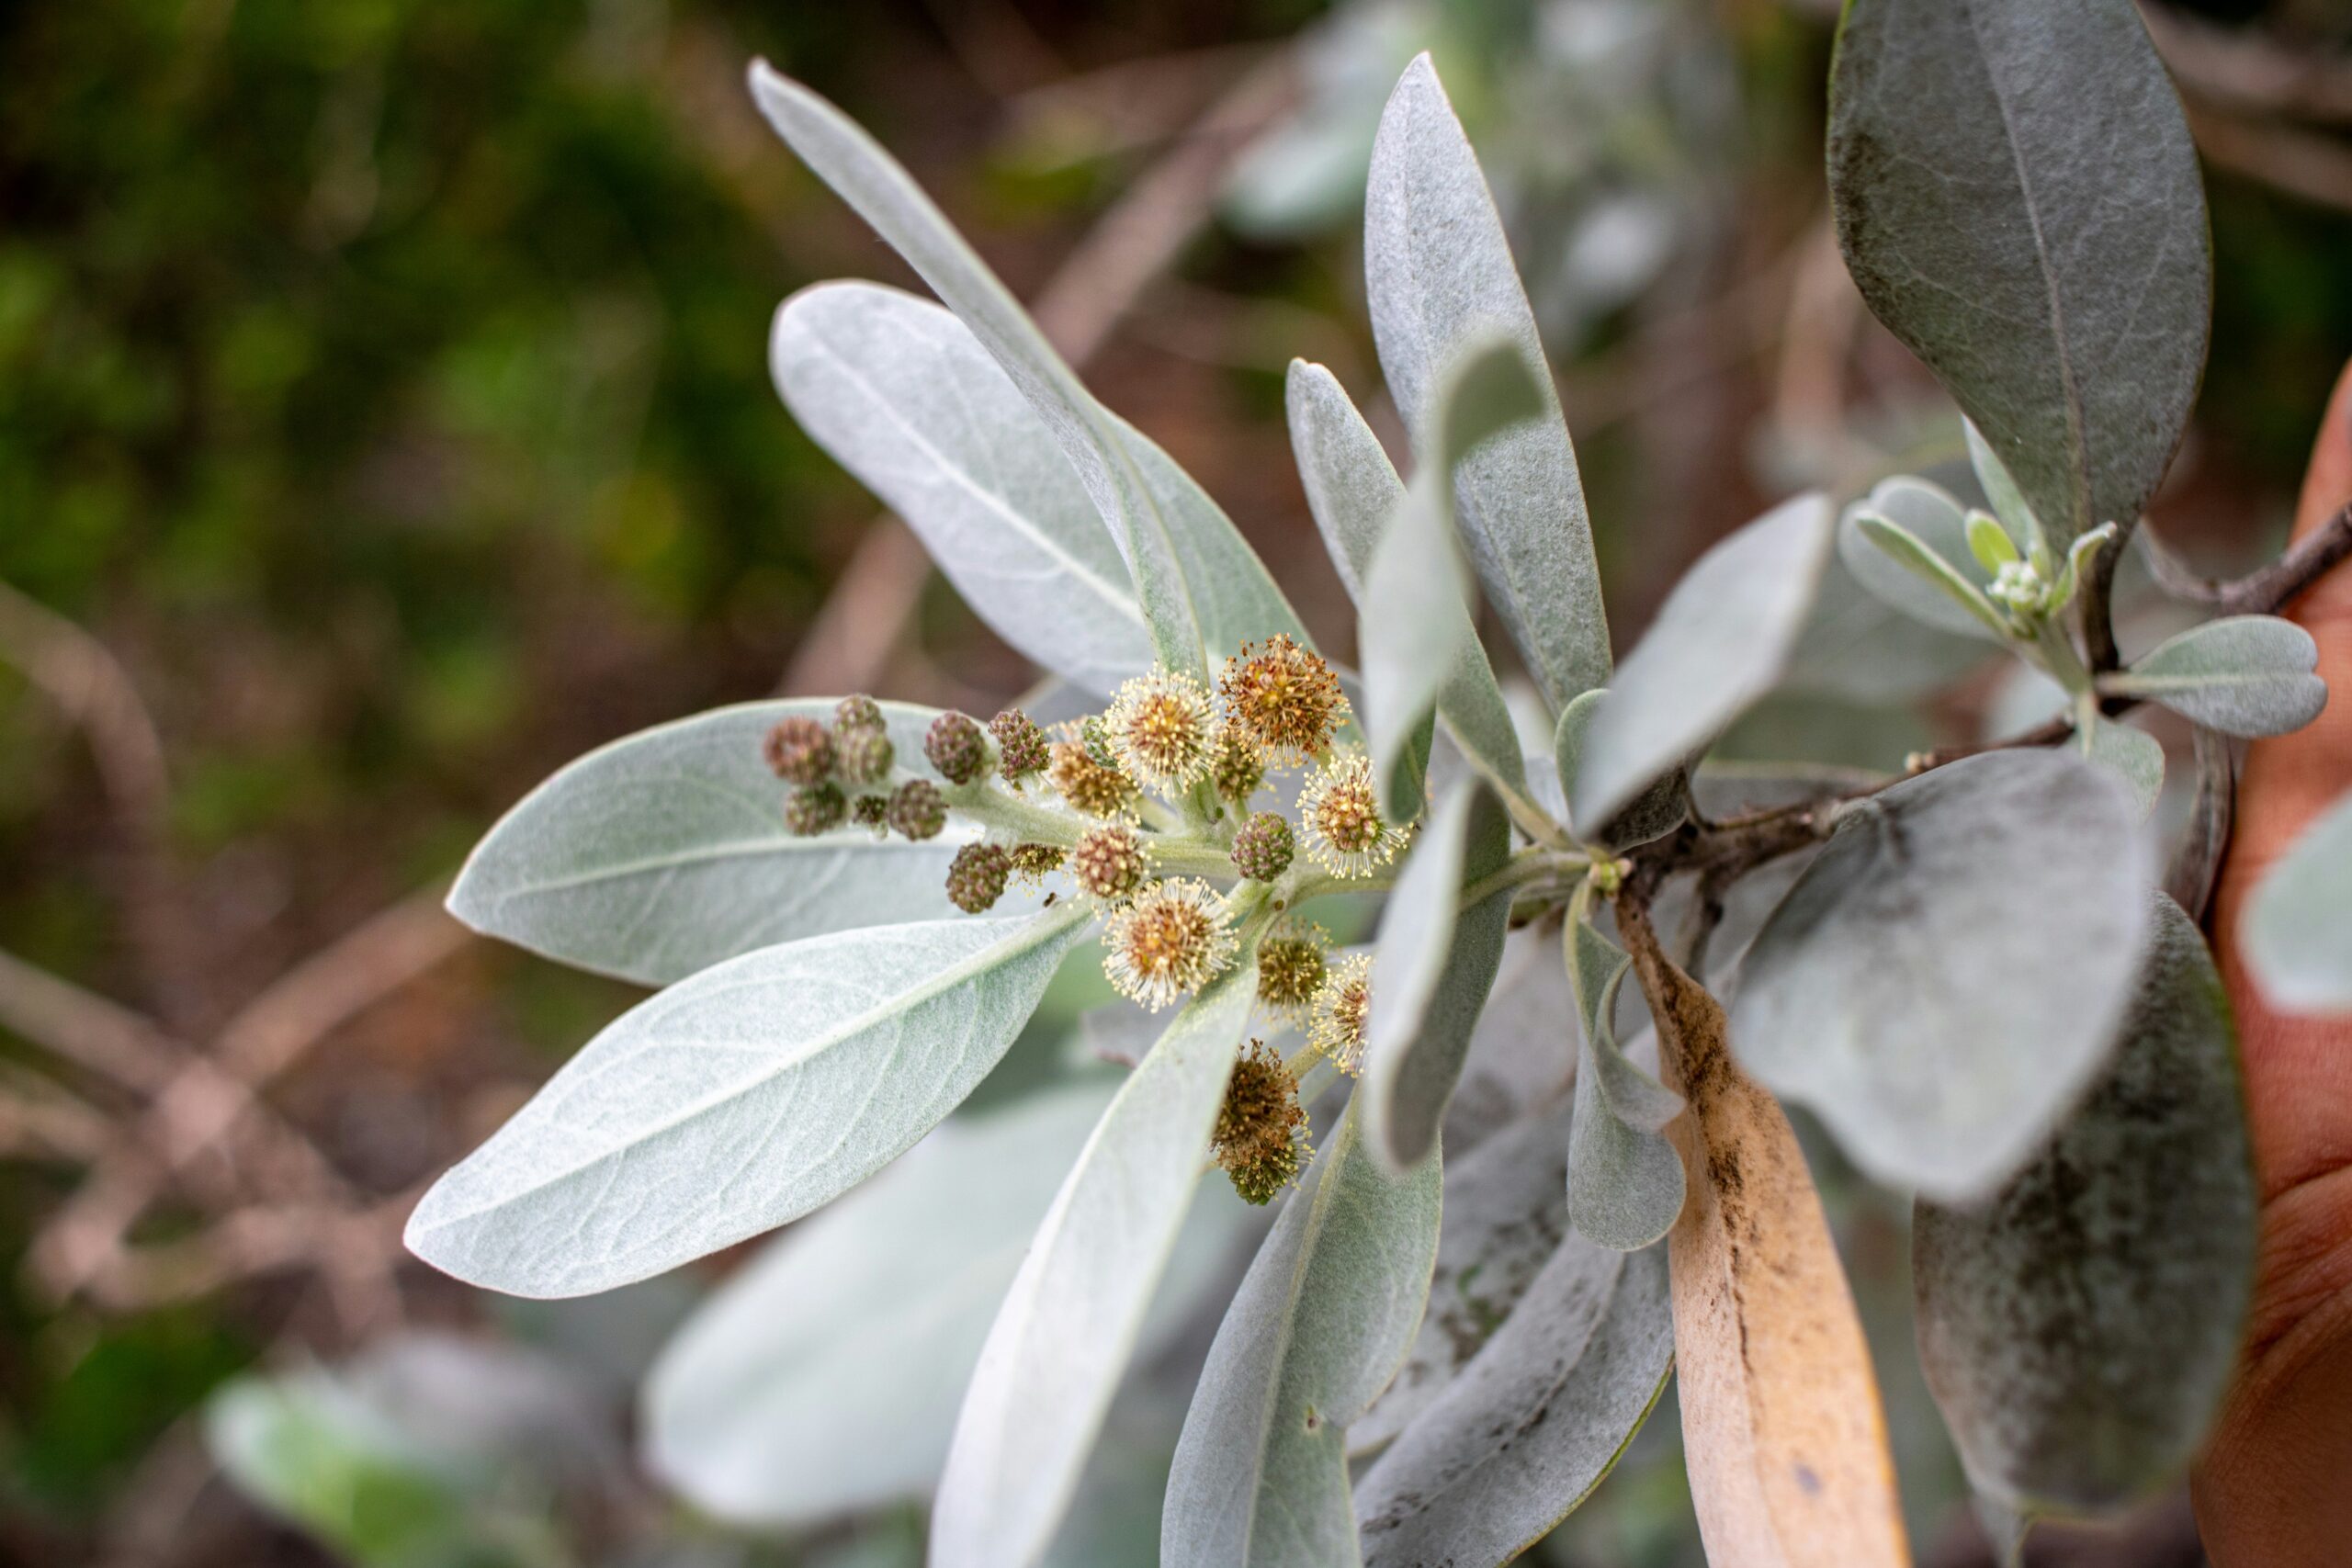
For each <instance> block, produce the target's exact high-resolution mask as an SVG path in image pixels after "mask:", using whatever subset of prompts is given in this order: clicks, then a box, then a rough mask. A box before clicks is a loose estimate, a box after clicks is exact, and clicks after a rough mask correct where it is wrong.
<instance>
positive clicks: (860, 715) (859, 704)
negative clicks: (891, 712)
mask: <svg viewBox="0 0 2352 1568" xmlns="http://www.w3.org/2000/svg"><path fill="white" fill-rule="evenodd" d="M833 728H836V729H880V728H883V723H882V705H881V704H879V703H877V702H876V701H875V700H874V699H873V698H872V697H868V696H864V695H859V696H854V697H843V698H842V700H841V701H840V702H838V703H836V704H834V705H833Z"/></svg>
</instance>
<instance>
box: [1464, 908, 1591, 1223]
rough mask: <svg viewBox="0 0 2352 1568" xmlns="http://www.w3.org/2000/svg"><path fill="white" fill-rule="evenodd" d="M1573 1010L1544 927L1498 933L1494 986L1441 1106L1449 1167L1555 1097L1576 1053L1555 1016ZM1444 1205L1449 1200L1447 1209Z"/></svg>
mask: <svg viewBox="0 0 2352 1568" xmlns="http://www.w3.org/2000/svg"><path fill="white" fill-rule="evenodd" d="M1575 1012H1576V1001H1575V998H1574V997H1573V996H1572V995H1571V993H1570V992H1569V989H1568V976H1567V973H1566V971H1565V970H1564V969H1562V968H1561V966H1560V953H1559V949H1558V947H1557V946H1556V945H1555V943H1554V942H1553V941H1552V937H1551V933H1550V932H1548V931H1539V930H1537V929H1535V928H1534V927H1532V926H1522V927H1521V928H1520V929H1519V930H1517V931H1512V932H1510V934H1509V935H1507V936H1505V937H1504V938H1503V961H1502V963H1501V964H1500V965H1499V966H1498V967H1497V969H1496V971H1495V984H1494V988H1493V989H1492V990H1490V991H1488V992H1487V1005H1486V1007H1485V1008H1484V1009H1482V1010H1480V1011H1479V1014H1478V1026H1477V1027H1476V1029H1474V1030H1472V1031H1471V1032H1470V1058H1469V1060H1468V1061H1467V1062H1466V1063H1464V1066H1463V1068H1462V1081H1461V1082H1460V1084H1458V1085H1457V1086H1456V1087H1455V1089H1454V1091H1453V1102H1452V1103H1451V1104H1449V1105H1448V1106H1447V1107H1446V1108H1445V1126H1444V1132H1443V1134H1442V1136H1443V1139H1444V1145H1445V1157H1446V1158H1447V1159H1448V1160H1451V1161H1453V1162H1455V1165H1454V1166H1453V1167H1452V1168H1455V1169H1458V1168H1459V1162H1460V1160H1461V1159H1462V1157H1463V1156H1465V1155H1467V1154H1469V1153H1470V1152H1471V1151H1472V1150H1474V1149H1476V1148H1477V1147H1479V1146H1480V1145H1483V1144H1484V1143H1485V1142H1486V1141H1487V1139H1488V1138H1490V1137H1493V1136H1495V1135H1496V1134H1498V1133H1499V1132H1500V1131H1501V1130H1502V1129H1503V1128H1505V1127H1507V1126H1510V1125H1511V1124H1512V1123H1514V1122H1519V1121H1521V1120H1523V1119H1524V1118H1526V1117H1528V1116H1531V1115H1533V1114H1535V1113H1536V1112H1538V1111H1542V1110H1544V1108H1546V1107H1548V1106H1550V1105H1551V1104H1552V1103H1553V1102H1554V1101H1555V1100H1560V1099H1561V1098H1562V1095H1561V1091H1562V1090H1564V1089H1566V1088H1567V1086H1568V1078H1569V1076H1570V1074H1571V1073H1573V1072H1574V1071H1575V1068H1576V1055H1575V1053H1574V1052H1573V1051H1572V1050H1571V1049H1570V1048H1569V1047H1570V1042H1569V1041H1568V1040H1567V1039H1566V1038H1565V1037H1564V1036H1563V1035H1562V1033H1561V1032H1560V1021H1561V1020H1562V1019H1566V1018H1572V1017H1574V1016H1575ZM1448 1179H1449V1180H1451V1179H1452V1178H1450V1177H1449V1178H1448ZM1452 1207H1453V1201H1452V1200H1451V1199H1449V1200H1448V1201H1447V1208H1448V1212H1449V1213H1450V1212H1451V1211H1452Z"/></svg>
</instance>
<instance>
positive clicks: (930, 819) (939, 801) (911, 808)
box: [888, 779, 947, 839]
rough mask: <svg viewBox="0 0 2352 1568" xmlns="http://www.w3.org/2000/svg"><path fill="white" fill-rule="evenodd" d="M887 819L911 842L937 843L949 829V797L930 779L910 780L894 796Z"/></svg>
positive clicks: (891, 798) (901, 785)
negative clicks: (929, 841) (947, 828)
mask: <svg viewBox="0 0 2352 1568" xmlns="http://www.w3.org/2000/svg"><path fill="white" fill-rule="evenodd" d="M888 819H889V823H890V826H891V827H893V828H896V829H898V830H899V832H901V833H903V834H905V835H906V836H907V837H908V838H910V839H935V838H937V837H939V830H940V829H942V828H944V827H946V826H947V797H946V796H944V795H941V794H940V793H939V786H938V785H937V784H933V783H932V782H931V781H930V780H929V779H909V780H908V781H907V782H906V783H904V784H900V785H899V787H898V789H897V790H896V791H894V792H893V793H892V794H891V796H890V808H889V813H888Z"/></svg>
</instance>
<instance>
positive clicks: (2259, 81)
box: [2140, 0, 2352, 124]
mask: <svg viewBox="0 0 2352 1568" xmlns="http://www.w3.org/2000/svg"><path fill="white" fill-rule="evenodd" d="M2140 15H2141V16H2142V17H2143V18H2145V20H2146V21H2147V24H2148V32H2149V35H2150V36H2151V37H2152V38H2154V39H2155V43H2156V51H2157V52H2158V53H2160V54H2162V55H2163V56H2164V60H2165V64H2166V65H2169V66H2170V67H2172V71H2173V74H2174V75H2175V76H2177V78H2179V80H2180V83H2181V85H2183V86H2185V87H2187V88H2188V90H2189V91H2190V92H2192V93H2195V94H2198V95H2199V96H2203V97H2206V98H2210V99H2214V100H2218V101H2222V102H2228V103H2233V104H2236V105H2239V106H2241V107H2246V108H2253V109H2259V110H2262V111H2264V112H2266V113H2269V114H2274V115H2282V116H2285V117H2288V118H2297V119H2309V120H2319V121H2324V122H2334V123H2336V124H2352V60H2347V59H2346V57H2345V56H2344V55H2342V54H2339V53H2333V52H2330V51H2326V50H2321V49H2290V48H2289V47H2287V46H2286V45H2285V44H2283V43H2281V42H2280V41H2278V39H2273V38H2270V37H2267V36H2266V35H2264V34H2263V33H2261V32H2260V31H2258V30H2256V29H2255V28H2222V27H2216V26H2214V25H2213V24H2212V23H2211V22H2205V21H2200V20H2198V19H2196V18H2194V17H2189V16H2187V15H2185V14H2183V13H2181V12H2179V11H2177V10H2175V9H2173V8H2172V7H2171V6H2164V5H2156V4H2154V3H2153V0H2141V5H2140Z"/></svg>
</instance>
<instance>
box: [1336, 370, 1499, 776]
mask: <svg viewBox="0 0 2352 1568" xmlns="http://www.w3.org/2000/svg"><path fill="white" fill-rule="evenodd" d="M1543 406H1544V405H1543V401H1542V399H1541V397H1540V396H1539V389H1538V388H1537V387H1536V385H1535V383H1534V381H1533V380H1532V378H1530V377H1529V375H1528V373H1527V367H1526V364H1525V362H1524V361H1523V360H1522V359H1521V356H1520V351H1519V347H1518V345H1517V344H1514V343H1512V342H1511V341H1510V339H1508V338H1504V337H1500V336H1495V335H1489V336H1486V337H1478V338H1473V339H1471V340H1470V341H1469V343H1468V344H1466V345H1465V346H1464V348H1463V350H1462V352H1461V354H1460V355H1459V357H1458V358H1456V359H1455V360H1454V361H1453V363H1451V364H1450V365H1448V366H1447V367H1446V368H1445V370H1444V372H1443V373H1442V377H1441V379H1440V383H1439V386H1438V389H1437V391H1436V394H1435V395H1434V397H1433V398H1432V400H1431V402H1430V409H1429V423H1427V425H1426V426H1424V428H1423V430H1422V433H1421V442H1420V451H1421V463H1422V466H1421V468H1420V469H1419V471H1417V472H1416V473H1415V475H1414V476H1413V483H1412V484H1411V485H1410V486H1409V487H1408V489H1407V491H1406V492H1405V495H1404V498H1403V499H1402V501H1400V502H1398V504H1397V509H1396V511H1395V513H1393V514H1392V515H1391V517H1390V519H1389V521H1388V525H1387V526H1386V527H1385V529H1384V530H1383V531H1382V533H1381V536H1380V544H1379V547H1377V548H1376V549H1375V550H1374V552H1373V558H1372V564H1371V565H1370V567H1368V568H1367V569H1366V570H1365V572H1364V583H1363V605H1362V608H1361V611H1360V613H1359V615H1358V616H1357V620H1356V646H1357V648H1358V649H1359V650H1360V652H1361V655H1362V658H1363V683H1364V709H1365V712H1364V728H1365V729H1366V731H1368V732H1369V734H1370V736H1371V739H1372V760H1373V770H1374V777H1375V778H1376V779H1377V780H1379V782H1380V786H1381V793H1382V798H1383V804H1384V806H1385V808H1386V810H1387V811H1388V813H1389V814H1390V815H1391V816H1392V817H1393V818H1396V819H1397V821H1400V822H1402V821H1410V820H1411V819H1412V818H1414V817H1416V816H1418V815H1419V812H1420V808H1421V798H1420V788H1421V784H1420V780H1419V777H1418V776H1416V775H1415V773H1414V772H1413V770H1412V769H1411V768H1409V767H1406V766H1400V765H1399V764H1400V763H1401V762H1403V761H1406V760H1408V759H1409V758H1410V756H1411V754H1412V748H1411V745H1410V741H1411V739H1412V737H1413V736H1414V734H1415V733H1416V732H1417V731H1418V729H1419V727H1420V725H1421V724H1422V723H1423V722H1424V721H1426V720H1427V718H1428V716H1429V715H1430V710H1431V709H1432V708H1433V707H1435V706H1436V705H1438V704H1439V703H1440V701H1441V700H1442V698H1444V697H1446V696H1452V697H1453V699H1454V700H1453V704H1452V705H1451V706H1450V708H1449V711H1448V714H1447V717H1448V721H1449V727H1452V726H1454V725H1459V726H1460V728H1461V729H1462V730H1463V732H1464V735H1465V737H1466V740H1465V743H1464V754H1465V755H1467V756H1468V757H1469V758H1470V759H1471V760H1472V761H1474V762H1476V763H1478V764H1480V765H1481V766H1482V767H1483V768H1484V769H1485V771H1486V772H1487V773H1488V774H1489V775H1490V776H1491V777H1493V778H1494V779H1495V780H1496V782H1497V784H1498V786H1499V787H1502V788H1505V789H1510V790H1512V791H1513V792H1515V793H1516V792H1523V791H1524V789H1525V786H1526V770H1525V768H1524V767H1523V766H1522V764H1521V760H1520V754H1519V737H1518V732H1517V730H1516V728H1514V727H1513V726H1512V724H1511V722H1510V709H1509V708H1508V707H1506V706H1505V705H1504V704H1503V699H1502V692H1501V689H1500V688H1499V687H1498V686H1497V685H1496V684H1495V674H1494V670H1493V668H1492V667H1491V666H1490V665H1489V664H1488V663H1487V654H1486V650H1485V649H1483V648H1482V647H1480V646H1479V643H1478V636H1477V632H1476V628H1475V627H1474V626H1472V625H1471V621H1470V602H1469V595H1470V592H1471V588H1470V579H1469V574H1468V573H1467V572H1465V571H1464V570H1463V565H1462V551H1461V548H1460V547H1459V546H1457V545H1456V544H1455V543H1454V538H1453V528H1452V527H1451V526H1449V514H1450V513H1451V512H1452V509H1453V502H1454V491H1453V489H1452V488H1451V487H1449V486H1448V485H1447V483H1446V476H1447V475H1449V474H1458V473H1460V472H1462V471H1463V468H1464V465H1465V464H1466V463H1467V462H1469V460H1470V458H1471V457H1472V455H1473V454H1474V453H1475V452H1476V450H1477V449H1478V448H1479V447H1480V446H1483V445H1485V444H1487V442H1490V441H1493V440H1497V439H1500V433H1503V432H1507V431H1509V430H1510V429H1511V428H1512V427H1513V426H1515V425H1518V424H1521V423H1525V422H1526V421H1528V420H1530V419H1532V418H1534V417H1536V416H1537V415H1538V414H1540V413H1541V412H1542V410H1543Z"/></svg>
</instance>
